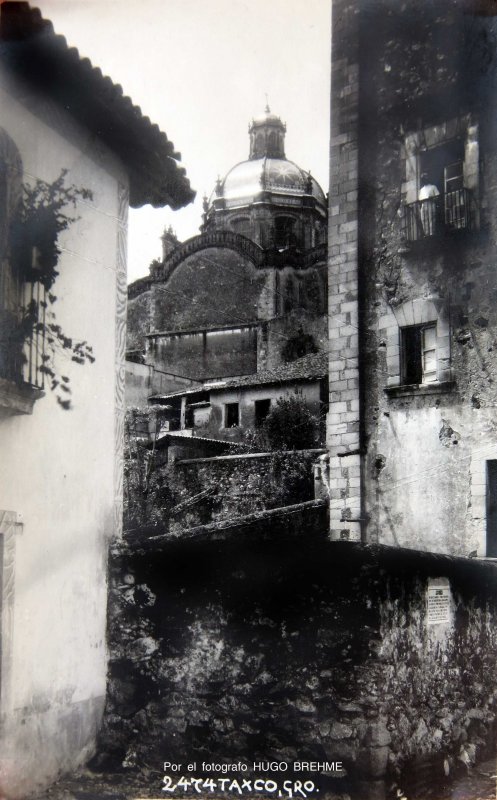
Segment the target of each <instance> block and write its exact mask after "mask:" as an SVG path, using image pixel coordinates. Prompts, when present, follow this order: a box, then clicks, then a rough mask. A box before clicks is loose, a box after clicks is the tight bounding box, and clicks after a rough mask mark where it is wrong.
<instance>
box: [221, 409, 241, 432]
mask: <svg viewBox="0 0 497 800" xmlns="http://www.w3.org/2000/svg"><path fill="white" fill-rule="evenodd" d="M239 424H240V416H239V406H238V403H226V405H225V406H224V427H225V428H237V427H238V426H239Z"/></svg>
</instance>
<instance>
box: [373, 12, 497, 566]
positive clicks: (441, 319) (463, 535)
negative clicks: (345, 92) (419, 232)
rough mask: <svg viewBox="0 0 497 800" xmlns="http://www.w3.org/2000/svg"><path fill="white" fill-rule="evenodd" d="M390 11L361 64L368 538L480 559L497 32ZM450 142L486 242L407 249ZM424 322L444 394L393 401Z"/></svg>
mask: <svg viewBox="0 0 497 800" xmlns="http://www.w3.org/2000/svg"><path fill="white" fill-rule="evenodd" d="M387 7H388V13H387V14H386V15H385V16H384V18H383V20H382V23H381V24H380V25H379V26H377V27H375V30H377V31H378V37H377V38H375V44H374V45H373V47H372V48H371V49H370V50H369V49H368V52H367V53H365V54H364V61H363V64H362V68H363V70H364V84H363V93H364V94H363V96H364V97H366V96H367V97H368V100H369V102H367V104H366V107H365V108H364V114H365V115H366V114H367V115H368V122H367V129H366V130H364V131H363V138H362V146H363V148H364V149H363V161H362V167H363V173H362V174H363V178H364V181H365V183H366V185H367V187H368V188H367V190H366V191H365V198H364V207H363V211H364V217H363V238H362V242H363V246H364V250H363V257H364V261H363V265H362V266H363V272H362V277H363V281H364V297H365V301H364V307H365V315H364V323H365V331H364V339H363V343H364V365H365V368H366V373H365V374H366V376H367V377H366V381H365V385H366V386H367V390H366V392H365V396H364V398H363V402H364V406H365V415H366V424H365V441H366V442H367V449H368V456H367V460H366V464H365V474H366V476H367V502H366V508H365V515H366V517H369V518H370V519H371V522H370V524H369V525H368V538H370V539H371V540H375V539H378V540H379V541H382V542H385V543H387V544H400V545H405V546H408V547H420V548H423V549H429V550H434V551H438V552H450V553H456V554H460V555H468V554H470V553H472V552H474V551H476V552H477V554H478V555H480V556H482V555H485V554H486V553H487V550H486V540H485V536H486V531H485V486H484V483H485V476H484V472H485V461H486V459H489V458H490V459H492V458H496V455H497V429H496V426H495V415H494V395H495V390H494V384H495V380H496V377H497V361H496V358H495V351H494V348H495V342H496V334H497V315H496V312H495V298H496V296H497V278H496V272H495V255H496V249H495V237H496V233H497V228H496V220H495V214H494V213H493V210H494V209H495V207H496V204H497V153H496V148H495V121H494V118H495V113H494V104H493V101H492V97H493V95H494V92H493V91H492V90H491V86H490V84H489V83H488V81H489V79H490V76H491V75H492V76H494V75H495V69H494V63H489V62H487V61H486V56H485V49H486V50H487V55H488V54H489V53H492V55H491V56H490V58H491V60H493V61H495V50H493V51H492V41H494V39H495V22H494V20H493V19H492V20H489V19H488V18H487V19H486V20H483V19H482V18H475V17H472V16H471V15H464V14H462V13H460V11H457V9H456V8H455V6H454V4H452V3H444V4H441V5H439V6H437V7H436V8H434V7H433V8H432V7H431V6H430V5H429V4H424V5H421V7H419V4H415V5H414V4H411V5H410V6H408V14H409V19H410V21H411V23H412V24H411V25H409V26H407V25H406V23H405V20H403V24H402V26H401V27H399V25H398V22H399V15H398V11H397V9H396V8H395V7H392V6H391V4H387ZM373 16H374V15H373ZM375 25H376V17H375ZM456 42H457V43H458V44H457V47H455V43H456ZM476 43H478V47H477V46H476ZM475 61H478V63H475ZM373 64H374V67H373ZM414 65H416V71H414ZM492 80H494V78H492ZM485 84H486V85H485ZM407 97H409V99H412V98H413V97H415V100H414V102H413V103H412V106H406V104H405V102H404V101H405V100H406V99H407ZM385 119H388V125H385V123H384V120H385ZM454 138H460V139H461V141H462V143H463V147H464V152H465V155H464V162H465V163H464V169H465V186H467V187H468V186H469V187H471V189H472V191H473V197H474V198H475V203H476V211H475V213H476V214H477V217H476V219H477V226H478V230H475V231H474V232H466V231H454V232H453V233H449V234H447V235H445V236H439V237H432V239H431V240H430V241H425V242H418V243H413V244H412V245H410V246H409V245H408V246H405V244H404V243H403V240H402V227H401V214H400V216H399V213H398V212H399V206H400V204H401V202H407V203H409V202H412V201H413V200H415V199H417V194H416V192H417V189H416V185H415V184H416V170H418V172H419V169H420V163H421V161H420V159H421V157H422V155H419V154H420V153H421V154H422V153H423V152H426V150H429V149H430V147H431V148H433V147H436V146H443V145H444V143H446V142H449V143H450V142H451V141H452V140H453V139H454ZM418 180H419V178H418ZM429 321H435V322H436V324H437V383H438V385H437V384H435V385H433V386H432V387H430V388H431V390H432V393H429V391H430V389H428V390H427V391H424V390H423V389H419V390H412V391H405V392H402V391H397V390H396V389H395V387H396V386H398V384H399V383H400V360H401V354H400V352H399V335H400V334H399V329H400V327H402V326H404V325H409V324H419V323H421V322H429ZM387 387H388V388H387ZM385 389H386V391H385Z"/></svg>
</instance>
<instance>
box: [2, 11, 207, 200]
mask: <svg viewBox="0 0 497 800" xmlns="http://www.w3.org/2000/svg"><path fill="white" fill-rule="evenodd" d="M0 60H1V62H2V63H3V65H4V66H5V67H6V68H7V69H8V70H9V71H10V72H12V73H14V74H16V75H17V76H19V77H21V78H22V79H23V80H25V81H27V82H28V83H29V84H30V85H32V86H33V87H34V88H35V89H36V90H37V91H40V92H42V93H43V94H47V95H49V96H51V97H52V98H53V99H54V100H55V101H56V102H57V103H58V104H59V105H61V106H62V107H63V108H65V109H66V110H67V112H68V113H69V114H71V116H73V118H74V119H75V120H76V121H77V122H78V123H79V124H81V125H82V126H83V127H85V128H87V129H89V130H90V131H92V132H93V133H94V134H95V135H96V136H98V138H99V139H101V140H102V141H103V142H104V143H105V144H106V145H107V146H108V147H109V149H110V150H112V152H114V153H115V154H116V155H117V156H118V157H119V158H120V160H121V161H122V162H123V164H124V165H125V168H126V169H127V171H128V174H129V179H130V205H131V206H132V207H133V208H139V207H140V206H142V205H145V204H146V203H149V204H150V205H152V206H154V207H156V208H157V207H161V206H164V205H169V206H170V207H171V208H173V209H178V208H182V207H183V206H185V205H188V204H189V203H191V202H192V201H193V199H194V197H195V192H194V191H193V190H192V189H191V187H190V183H189V181H188V179H187V177H186V172H185V170H184V169H183V168H182V167H180V166H179V165H178V163H177V162H178V160H179V158H180V154H179V153H177V152H175V150H174V145H173V144H172V142H170V141H169V140H168V138H167V136H166V134H165V133H163V132H162V131H161V130H160V129H159V127H158V126H157V125H155V124H153V123H152V122H151V121H150V119H149V118H148V117H146V116H144V115H143V114H142V112H141V109H140V108H139V107H137V106H135V105H133V103H132V101H131V99H130V98H129V97H126V96H125V95H124V93H123V90H122V87H121V86H120V85H119V84H114V83H113V82H112V80H111V79H110V78H108V77H106V76H104V75H103V74H102V72H101V70H100V69H98V68H96V67H93V66H92V64H91V62H90V61H89V59H88V58H81V57H80V55H79V53H78V50H77V49H76V48H74V47H68V45H67V42H66V39H65V38H64V37H63V36H60V35H58V34H56V33H55V32H54V30H53V26H52V24H51V22H49V21H48V20H45V19H43V17H42V15H41V13H40V11H39V10H38V9H33V8H30V7H29V5H28V3H25V2H5V3H3V4H2V5H1V13H0Z"/></svg>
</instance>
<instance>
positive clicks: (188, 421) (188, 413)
mask: <svg viewBox="0 0 497 800" xmlns="http://www.w3.org/2000/svg"><path fill="white" fill-rule="evenodd" d="M185 428H193V408H192V407H191V406H187V407H186V409H185Z"/></svg>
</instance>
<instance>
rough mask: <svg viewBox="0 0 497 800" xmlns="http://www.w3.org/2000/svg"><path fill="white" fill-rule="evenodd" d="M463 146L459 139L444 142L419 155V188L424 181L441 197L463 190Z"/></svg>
mask: <svg viewBox="0 0 497 800" xmlns="http://www.w3.org/2000/svg"><path fill="white" fill-rule="evenodd" d="M463 164H464V144H463V142H462V141H461V140H460V139H455V140H454V141H452V142H444V144H442V145H440V146H439V147H432V148H430V149H429V150H425V151H423V152H422V153H420V154H419V167H420V179H421V182H420V187H421V186H422V183H423V180H422V177H423V175H425V176H426V178H425V181H426V182H427V183H429V184H431V185H433V186H436V187H437V189H438V191H439V192H440V194H441V195H445V194H450V193H451V192H454V191H457V190H458V189H462V188H463V185H464V183H463Z"/></svg>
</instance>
